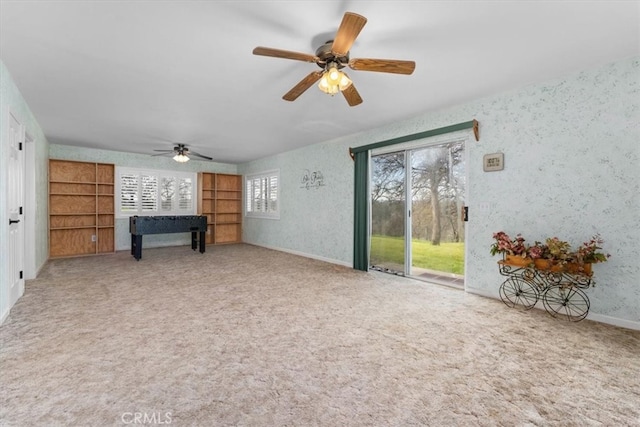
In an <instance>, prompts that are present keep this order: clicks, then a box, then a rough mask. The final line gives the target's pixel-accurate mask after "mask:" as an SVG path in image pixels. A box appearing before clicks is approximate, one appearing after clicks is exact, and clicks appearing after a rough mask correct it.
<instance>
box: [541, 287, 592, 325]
mask: <svg viewBox="0 0 640 427" xmlns="http://www.w3.org/2000/svg"><path fill="white" fill-rule="evenodd" d="M542 303H543V304H544V308H545V309H546V310H547V313H549V314H550V315H552V316H553V317H558V316H559V317H565V318H566V319H567V320H570V321H572V322H579V321H580V320H582V319H584V318H585V317H587V313H589V298H588V297H587V295H586V294H585V293H584V292H582V291H581V290H580V289H578V288H576V287H575V286H564V285H553V286H550V287H549V288H547V290H546V291H545V293H544V294H543V295H542Z"/></svg>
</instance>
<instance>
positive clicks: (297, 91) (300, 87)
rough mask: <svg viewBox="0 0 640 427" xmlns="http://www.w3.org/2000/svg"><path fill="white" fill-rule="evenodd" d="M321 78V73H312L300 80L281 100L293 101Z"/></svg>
mask: <svg viewBox="0 0 640 427" xmlns="http://www.w3.org/2000/svg"><path fill="white" fill-rule="evenodd" d="M321 77H322V71H313V72H312V73H311V74H309V75H308V76H307V77H305V78H304V79H302V80H300V83H298V84H297V85H295V86H294V87H293V88H292V89H291V90H290V91H289V92H287V93H285V94H284V96H283V97H282V99H284V100H285V101H295V100H296V99H297V98H298V97H299V96H300V95H302V94H303V93H304V91H305V90H307V89H309V88H310V87H311V86H312V85H313V84H314V83H315V82H317V81H318V80H320V78H321Z"/></svg>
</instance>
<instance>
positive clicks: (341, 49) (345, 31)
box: [253, 12, 416, 107]
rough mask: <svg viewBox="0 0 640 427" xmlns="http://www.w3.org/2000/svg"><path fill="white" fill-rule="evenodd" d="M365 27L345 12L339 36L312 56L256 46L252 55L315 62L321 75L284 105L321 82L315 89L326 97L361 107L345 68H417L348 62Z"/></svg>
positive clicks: (398, 70)
mask: <svg viewBox="0 0 640 427" xmlns="http://www.w3.org/2000/svg"><path fill="white" fill-rule="evenodd" d="M366 23H367V18H365V17H364V16H361V15H358V14H357V13H352V12H346V13H345V14H344V16H343V18H342V23H340V27H338V32H337V33H336V35H335V38H334V39H333V40H329V41H327V42H326V43H325V44H323V45H322V46H320V47H319V48H318V49H317V50H316V53H315V55H311V54H306V53H299V52H291V51H288V50H281V49H272V48H269V47H262V46H258V47H256V48H255V49H253V54H254V55H262V56H273V57H276V58H284V59H293V60H296V61H304V62H315V63H316V64H317V65H318V66H319V67H320V68H322V71H313V72H312V73H310V74H309V75H307V76H306V77H305V78H304V79H302V80H301V81H300V82H299V83H298V84H297V85H295V86H294V87H293V88H292V89H291V90H290V91H289V92H287V93H286V94H284V96H283V97H282V98H283V99H284V100H286V101H295V100H296V99H297V98H298V97H299V96H300V95H302V94H303V93H304V91H306V90H307V89H309V88H310V87H311V86H312V85H313V84H314V83H316V82H317V81H318V80H320V83H319V84H318V87H319V88H320V90H322V91H323V92H325V93H328V94H330V95H335V94H336V93H338V92H342V95H344V97H345V99H346V100H347V102H348V103H349V105H350V106H352V107H353V106H355V105H358V104H360V103H362V98H361V97H360V94H359V93H358V91H357V90H356V88H355V86H354V85H353V82H352V81H351V79H349V77H348V76H347V75H346V74H345V73H343V72H342V71H340V70H341V69H342V68H344V67H345V66H349V68H351V69H352V70H358V71H377V72H381V73H394V74H411V73H413V70H414V69H415V67H416V63H415V62H413V61H403V60H396V59H370V58H353V59H350V58H349V49H351V46H352V45H353V43H354V41H355V40H356V37H358V34H360V31H361V30H362V28H363V27H364V25H365V24H366Z"/></svg>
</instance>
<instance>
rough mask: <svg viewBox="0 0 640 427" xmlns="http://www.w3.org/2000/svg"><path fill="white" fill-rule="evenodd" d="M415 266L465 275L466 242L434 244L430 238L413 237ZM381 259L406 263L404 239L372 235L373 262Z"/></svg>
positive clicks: (401, 263)
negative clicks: (419, 238)
mask: <svg viewBox="0 0 640 427" xmlns="http://www.w3.org/2000/svg"><path fill="white" fill-rule="evenodd" d="M411 248H412V252H413V266H414V267H419V268H426V269H429V270H436V271H444V272H448V273H454V274H459V275H464V243H441V244H440V245H439V246H434V245H432V244H431V242H429V241H428V240H418V239H413V240H412V242H411ZM380 260H384V261H387V262H391V263H394V264H399V265H403V264H404V239H403V238H401V237H388V236H371V263H372V264H376V261H378V263H379V262H380Z"/></svg>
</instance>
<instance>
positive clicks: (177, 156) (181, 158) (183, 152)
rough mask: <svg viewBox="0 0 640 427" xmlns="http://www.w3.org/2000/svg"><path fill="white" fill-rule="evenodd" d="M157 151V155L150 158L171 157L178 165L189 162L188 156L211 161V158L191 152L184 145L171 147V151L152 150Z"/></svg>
mask: <svg viewBox="0 0 640 427" xmlns="http://www.w3.org/2000/svg"><path fill="white" fill-rule="evenodd" d="M153 151H159V153H158V154H153V155H152V156H171V155H173V160H175V161H176V162H179V163H184V162H188V161H189V156H195V157H200V158H201V159H205V160H213V158H211V157H208V156H204V155H202V154H199V153H196V152H195V151H191V150H189V149H188V148H187V146H186V145H185V144H177V145H176V146H175V147H173V150H153Z"/></svg>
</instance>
